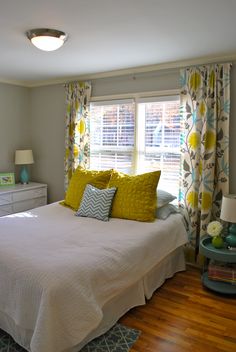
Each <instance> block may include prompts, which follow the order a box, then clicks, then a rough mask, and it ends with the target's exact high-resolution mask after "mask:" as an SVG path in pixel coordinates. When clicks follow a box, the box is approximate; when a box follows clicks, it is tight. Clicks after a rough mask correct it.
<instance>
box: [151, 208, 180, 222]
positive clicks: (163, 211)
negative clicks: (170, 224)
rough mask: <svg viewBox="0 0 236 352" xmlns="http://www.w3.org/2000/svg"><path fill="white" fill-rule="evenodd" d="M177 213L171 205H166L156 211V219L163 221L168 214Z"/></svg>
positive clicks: (177, 210)
mask: <svg viewBox="0 0 236 352" xmlns="http://www.w3.org/2000/svg"><path fill="white" fill-rule="evenodd" d="M175 213H179V209H178V208H177V207H176V206H175V205H173V204H166V205H164V206H163V207H161V208H157V210H156V218H157V219H161V220H165V219H167V218H168V216H169V215H170V214H175Z"/></svg>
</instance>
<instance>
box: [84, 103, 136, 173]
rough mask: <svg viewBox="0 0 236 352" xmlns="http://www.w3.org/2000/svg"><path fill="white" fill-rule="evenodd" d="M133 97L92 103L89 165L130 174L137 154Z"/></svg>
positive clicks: (92, 167) (94, 167) (93, 167)
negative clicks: (135, 149) (135, 148)
mask: <svg viewBox="0 0 236 352" xmlns="http://www.w3.org/2000/svg"><path fill="white" fill-rule="evenodd" d="M134 108H135V106H134V102H133V100H122V101H110V102H102V103H92V104H91V105H90V115H91V119H90V168H91V169H94V170H96V169H98V170H104V169H110V168H114V169H117V170H119V171H122V172H125V173H130V172H131V169H132V164H133V153H134V115H135V114H134V111H135V110H134Z"/></svg>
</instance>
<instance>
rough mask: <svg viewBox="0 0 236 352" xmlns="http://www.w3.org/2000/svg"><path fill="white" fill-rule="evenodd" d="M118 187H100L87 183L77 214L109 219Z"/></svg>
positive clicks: (104, 219)
mask: <svg viewBox="0 0 236 352" xmlns="http://www.w3.org/2000/svg"><path fill="white" fill-rule="evenodd" d="M115 193H116V188H114V187H113V188H106V189H98V188H95V187H93V186H91V185H87V186H86V188H85V191H84V194H83V198H82V200H81V203H80V207H79V210H78V211H77V212H76V213H75V215H76V216H85V217H89V218H96V219H98V220H103V221H108V220H109V215H110V210H111V206H112V200H113V197H114V195H115Z"/></svg>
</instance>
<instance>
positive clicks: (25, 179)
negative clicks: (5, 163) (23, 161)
mask: <svg viewBox="0 0 236 352" xmlns="http://www.w3.org/2000/svg"><path fill="white" fill-rule="evenodd" d="M20 183H22V184H23V185H25V184H27V183H29V173H28V170H27V167H26V166H25V165H23V166H22V167H21V170H20Z"/></svg>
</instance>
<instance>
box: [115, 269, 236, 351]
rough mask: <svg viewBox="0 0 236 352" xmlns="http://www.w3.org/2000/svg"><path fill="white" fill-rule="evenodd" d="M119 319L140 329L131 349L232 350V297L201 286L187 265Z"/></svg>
mask: <svg viewBox="0 0 236 352" xmlns="http://www.w3.org/2000/svg"><path fill="white" fill-rule="evenodd" d="M120 322H121V323H123V324H124V325H127V326H129V327H132V328H136V329H139V330H141V331H142V333H141V335H140V337H139V339H138V340H137V342H136V343H135V345H134V346H133V348H132V349H131V350H130V351H132V352H192V351H193V352H205V351H207V352H223V351H224V352H236V298H235V297H233V296H231V297H228V296H222V295H218V294H216V293H213V292H211V291H209V290H207V289H206V288H203V287H202V284H201V281H200V272H199V271H198V270H197V269H194V268H188V269H187V271H186V272H181V273H178V274H176V275H175V277H174V278H172V279H169V280H167V281H166V283H165V284H164V285H163V286H162V287H161V288H160V289H159V290H157V291H156V292H155V294H154V295H153V297H152V299H151V300H149V301H148V303H147V304H146V305H145V306H140V307H137V308H134V309H132V310H131V311H129V312H128V313H127V314H126V315H125V316H124V317H122V318H121V319H120Z"/></svg>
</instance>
